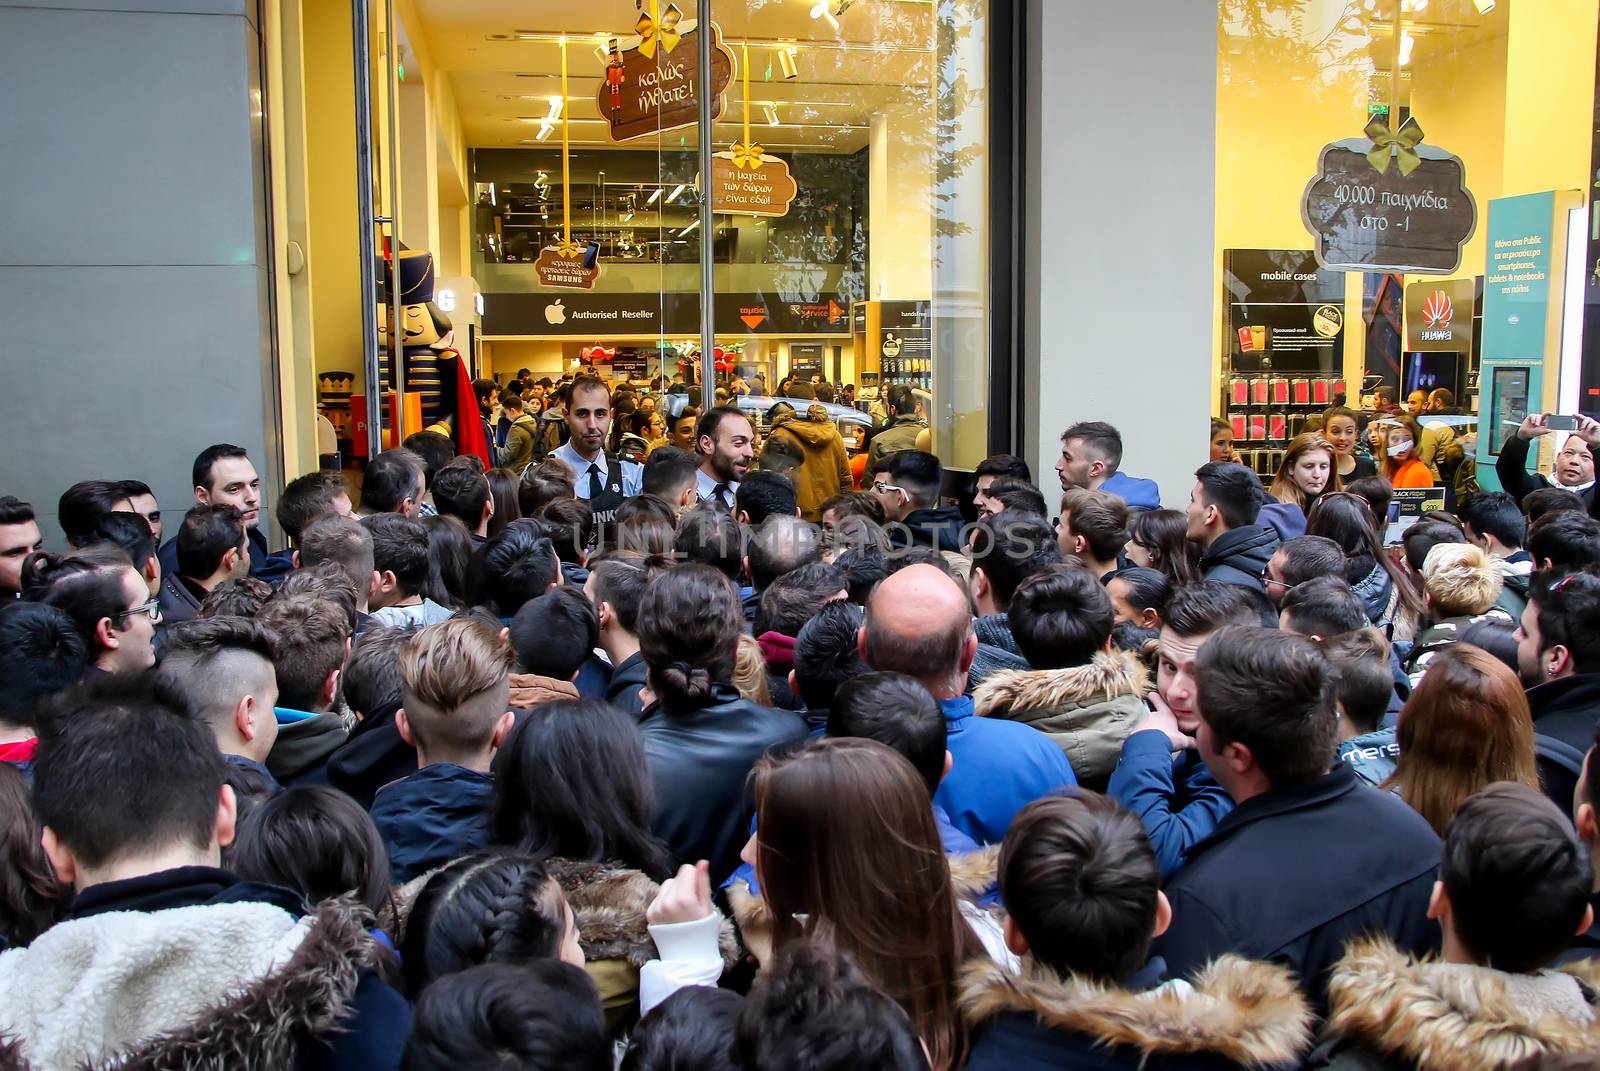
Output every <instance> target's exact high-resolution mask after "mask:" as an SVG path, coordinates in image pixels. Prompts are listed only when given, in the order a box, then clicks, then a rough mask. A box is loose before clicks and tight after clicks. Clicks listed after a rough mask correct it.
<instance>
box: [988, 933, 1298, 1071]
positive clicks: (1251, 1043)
mask: <svg viewBox="0 0 1600 1071" xmlns="http://www.w3.org/2000/svg"><path fill="white" fill-rule="evenodd" d="M961 1009H962V1012H963V1014H964V1015H965V1016H966V1018H967V1022H968V1023H969V1024H970V1025H972V1026H974V1027H977V1026H980V1025H982V1024H984V1023H986V1022H989V1021H990V1020H993V1019H997V1018H999V1017H1000V1016H1003V1015H1007V1014H1010V1013H1021V1014H1024V1015H1031V1016H1033V1017H1034V1018H1035V1019H1036V1021H1037V1022H1038V1024H1039V1025H1040V1026H1041V1027H1043V1028H1045V1029H1048V1030H1051V1031H1056V1032H1059V1033H1062V1034H1071V1035H1078V1036H1082V1037H1084V1038H1086V1039H1088V1040H1089V1041H1091V1042H1092V1043H1093V1044H1094V1045H1095V1046H1096V1047H1097V1048H1099V1047H1104V1048H1115V1047H1119V1046H1127V1047H1130V1048H1133V1049H1136V1050H1138V1051H1139V1052H1140V1053H1142V1054H1143V1056H1144V1057H1150V1056H1166V1057H1178V1056H1195V1055H1202V1054H1216V1055H1219V1056H1222V1057H1223V1058H1225V1059H1227V1060H1231V1061H1233V1062H1234V1063H1238V1064H1242V1065H1244V1066H1246V1067H1260V1066H1268V1065H1280V1064H1289V1065H1294V1064H1296V1063H1297V1061H1298V1060H1299V1059H1300V1057H1301V1056H1303V1055H1304V1054H1305V1051H1306V1049H1307V1048H1308V1047H1309V1045H1310V1042H1311V1024H1312V1022H1313V1019H1314V1017H1313V1015H1312V1012H1311V1008H1310V1006H1309V1005H1308V1004H1307V1003H1306V1000H1305V997H1304V996H1303V995H1302V994H1301V992H1300V987H1299V986H1298V985H1296V984H1295V980H1294V976H1293V975H1292V974H1291V973H1290V972H1289V971H1288V970H1286V969H1285V968H1283V967H1279V966H1277V965H1275V964H1270V963H1258V962H1253V961H1251V960H1246V959H1241V958H1239V957H1237V956H1223V957H1222V958H1220V959H1218V960H1217V961H1216V962H1214V963H1212V964H1211V965H1210V966H1208V967H1206V968H1205V970H1203V971H1201V972H1200V974H1199V975H1198V976H1197V977H1196V978H1195V980H1194V983H1193V985H1192V987H1191V986H1188V985H1181V984H1180V985H1165V986H1160V987H1158V988H1156V989H1153V990H1149V991H1147V992H1135V991H1133V990H1128V989H1123V988H1122V987H1120V986H1114V985H1107V984H1105V983H1102V982H1094V981H1089V980H1088V979H1085V978H1080V977H1077V976H1069V977H1066V978H1062V977H1060V976H1058V975H1056V974H1055V973H1054V972H1052V971H1050V970H1048V969H1046V968H1044V967H1041V966H1039V965H1038V964H1035V963H1032V962H1028V963H1027V964H1026V965H1025V967H1024V970H1023V973H1022V975H1021V976H1018V975H1014V974H1011V973H1009V972H1008V971H1006V970H1004V969H1002V968H1000V967H998V966H996V965H995V964H993V963H983V962H976V963H970V964H968V965H967V967H966V969H965V970H964V971H963V972H962V976H961Z"/></svg>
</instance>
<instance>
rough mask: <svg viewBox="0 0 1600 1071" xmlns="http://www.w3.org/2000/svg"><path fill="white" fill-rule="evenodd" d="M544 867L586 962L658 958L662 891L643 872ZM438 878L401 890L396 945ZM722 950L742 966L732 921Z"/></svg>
mask: <svg viewBox="0 0 1600 1071" xmlns="http://www.w3.org/2000/svg"><path fill="white" fill-rule="evenodd" d="M544 866H545V869H546V870H547V871H549V873H550V876H551V877H553V878H555V879H556V884H558V885H560V886H561V891H562V892H563V893H565V894H566V897H567V903H568V904H569V905H571V907H572V919H573V922H574V923H575V924H576V925H577V927H578V944H579V945H580V946H581V947H582V948H583V954H584V957H585V958H586V959H589V960H626V961H627V962H628V963H629V964H631V965H632V966H634V967H642V966H644V965H645V963H647V962H648V961H650V960H652V959H654V958H656V946H655V942H654V941H652V940H650V930H649V926H648V924H647V922H646V921H645V911H646V910H648V908H649V907H650V902H651V901H652V900H654V899H655V898H656V893H658V892H660V891H661V886H660V885H658V884H656V883H655V882H654V881H652V880H650V878H649V877H648V876H647V875H646V874H645V873H644V872H643V871H639V870H632V869H630V868H628V867H622V866H616V865H613V864H611V863H589V862H584V861H582V860H576V859H554V858H553V859H546V860H545V861H544ZM441 869H442V868H441ZM436 873H438V870H431V871H429V872H428V873H426V874H423V875H422V876H421V877H419V878H416V879H415V880H413V881H408V882H406V883H405V884H404V885H402V886H398V887H396V889H395V891H394V897H393V899H394V905H395V906H394V917H393V919H392V928H391V932H393V933H394V935H395V941H396V943H397V944H398V943H400V942H402V941H403V940H404V939H405V931H406V925H407V923H408V922H409V921H410V919H411V908H412V907H413V906H414V905H415V904H416V900H417V894H418V893H420V892H422V887H423V886H424V885H426V884H427V883H428V881H429V879H431V878H432V877H433V875H434V874H436ZM718 945H719V947H720V949H721V951H722V959H723V962H724V963H726V964H728V965H729V966H732V965H733V964H734V963H736V962H738V959H739V942H738V938H737V937H736V936H735V934H734V932H733V923H732V922H730V921H729V920H727V919H724V920H723V921H722V933H721V935H720V937H719V938H718Z"/></svg>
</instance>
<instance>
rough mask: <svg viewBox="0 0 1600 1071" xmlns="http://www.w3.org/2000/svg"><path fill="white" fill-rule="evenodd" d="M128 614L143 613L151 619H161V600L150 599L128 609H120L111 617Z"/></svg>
mask: <svg viewBox="0 0 1600 1071" xmlns="http://www.w3.org/2000/svg"><path fill="white" fill-rule="evenodd" d="M130 614H144V615H145V616H146V617H148V618H149V619H150V620H152V621H160V620H161V600H159V599H151V600H149V601H148V602H142V603H140V604H139V605H138V606H130V607H129V608H128V609H126V610H122V611H120V612H118V613H114V614H112V615H111V616H112V617H113V618H117V617H127V616H129V615H130Z"/></svg>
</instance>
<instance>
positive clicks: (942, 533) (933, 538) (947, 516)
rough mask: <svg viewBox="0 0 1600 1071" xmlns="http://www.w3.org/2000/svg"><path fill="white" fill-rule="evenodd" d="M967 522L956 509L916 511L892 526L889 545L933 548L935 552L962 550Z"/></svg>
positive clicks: (938, 508)
mask: <svg viewBox="0 0 1600 1071" xmlns="http://www.w3.org/2000/svg"><path fill="white" fill-rule="evenodd" d="M966 523H967V522H966V518H964V517H962V516H961V511H960V510H959V509H957V508H956V507H955V506H930V507H929V508H927V509H914V510H912V511H911V512H910V513H908V514H906V515H905V518H904V519H903V520H900V521H897V522H891V523H890V524H889V545H890V546H892V547H893V548H894V549H896V550H904V549H905V548H906V547H932V548H933V549H934V550H954V551H959V550H960V549H961V529H962V526H964V525H965V524H966Z"/></svg>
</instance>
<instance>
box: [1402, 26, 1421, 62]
mask: <svg viewBox="0 0 1600 1071" xmlns="http://www.w3.org/2000/svg"><path fill="white" fill-rule="evenodd" d="M1416 46H1417V39H1416V38H1415V37H1412V36H1411V31H1410V30H1401V31H1400V66H1402V67H1404V66H1407V65H1408V64H1410V62H1411V50H1412V49H1414V48H1415V47H1416Z"/></svg>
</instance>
